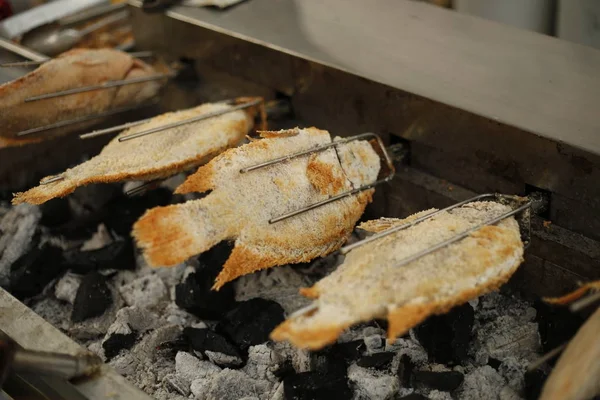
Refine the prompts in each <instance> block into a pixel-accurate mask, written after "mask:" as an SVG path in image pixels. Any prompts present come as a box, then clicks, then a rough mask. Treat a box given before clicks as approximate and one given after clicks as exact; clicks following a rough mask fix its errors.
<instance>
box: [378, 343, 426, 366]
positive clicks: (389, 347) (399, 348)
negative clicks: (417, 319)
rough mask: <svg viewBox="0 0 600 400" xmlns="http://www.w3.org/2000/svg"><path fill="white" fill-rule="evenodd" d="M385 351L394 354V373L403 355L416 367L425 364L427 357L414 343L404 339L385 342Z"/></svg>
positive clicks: (419, 346) (417, 344)
mask: <svg viewBox="0 0 600 400" xmlns="http://www.w3.org/2000/svg"><path fill="white" fill-rule="evenodd" d="M385 351H391V352H394V353H396V355H395V356H394V360H393V362H392V370H394V371H396V370H397V368H398V362H399V360H400V357H402V356H403V355H406V356H408V358H410V360H411V361H412V362H413V363H414V364H415V365H417V366H421V365H424V364H425V363H427V360H428V356H427V352H426V351H425V349H424V348H423V347H422V346H421V345H420V344H419V343H418V342H416V341H414V340H412V339H406V338H397V339H396V340H393V341H392V340H386V345H385Z"/></svg>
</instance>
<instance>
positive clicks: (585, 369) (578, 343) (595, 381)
mask: <svg viewBox="0 0 600 400" xmlns="http://www.w3.org/2000/svg"><path fill="white" fill-rule="evenodd" d="M598 395H600V308H598V309H597V310H596V311H595V312H594V313H593V314H592V315H591V316H590V318H589V319H588V320H587V321H586V322H585V323H584V324H583V325H582V326H581V328H579V331H577V334H576V335H575V337H573V339H571V341H570V342H569V344H568V345H567V347H566V349H565V351H564V352H563V353H562V354H561V356H560V358H559V360H558V362H557V363H556V365H555V366H554V369H553V370H552V373H551V374H550V376H549V377H548V380H547V381H546V383H545V384H544V388H543V389H542V394H541V396H540V400H588V399H592V398H595V396H598Z"/></svg>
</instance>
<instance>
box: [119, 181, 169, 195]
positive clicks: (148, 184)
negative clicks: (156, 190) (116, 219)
mask: <svg viewBox="0 0 600 400" xmlns="http://www.w3.org/2000/svg"><path fill="white" fill-rule="evenodd" d="M160 182H161V180H159V179H158V180H153V181H149V182H145V183H142V184H141V185H139V186H136V187H134V188H133V189H130V190H128V191H126V192H125V194H126V195H127V196H135V195H138V194H140V193H143V192H145V191H146V190H147V189H150V188H153V186H154V185H156V186H158V185H159V184H160Z"/></svg>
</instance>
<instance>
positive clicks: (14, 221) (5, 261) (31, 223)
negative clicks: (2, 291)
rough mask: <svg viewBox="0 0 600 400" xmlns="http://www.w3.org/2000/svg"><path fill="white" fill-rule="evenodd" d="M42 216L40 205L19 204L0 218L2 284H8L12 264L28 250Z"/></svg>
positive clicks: (0, 272)
mask: <svg viewBox="0 0 600 400" xmlns="http://www.w3.org/2000/svg"><path fill="white" fill-rule="evenodd" d="M41 218H42V213H41V211H40V209H39V207H36V206H32V205H29V204H19V205H18V206H16V207H13V208H11V209H10V211H8V212H7V213H6V214H4V216H3V217H2V220H0V286H6V285H7V284H8V277H9V275H10V267H11V265H12V264H13V263H14V262H15V261H17V259H18V258H19V257H21V256H22V255H23V254H25V252H27V251H28V249H29V247H30V244H31V240H32V238H33V235H34V234H35V231H36V229H37V227H38V223H39V221H40V219H41Z"/></svg>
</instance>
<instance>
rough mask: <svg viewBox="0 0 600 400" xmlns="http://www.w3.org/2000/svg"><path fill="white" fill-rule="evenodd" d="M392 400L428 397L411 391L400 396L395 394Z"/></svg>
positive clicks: (426, 398)
mask: <svg viewBox="0 0 600 400" xmlns="http://www.w3.org/2000/svg"><path fill="white" fill-rule="evenodd" d="M394 400H429V397H427V396H423V395H422V394H419V393H411V394H408V395H406V396H402V397H399V396H396V397H395V398H394Z"/></svg>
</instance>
